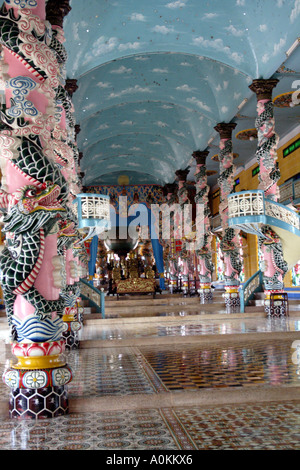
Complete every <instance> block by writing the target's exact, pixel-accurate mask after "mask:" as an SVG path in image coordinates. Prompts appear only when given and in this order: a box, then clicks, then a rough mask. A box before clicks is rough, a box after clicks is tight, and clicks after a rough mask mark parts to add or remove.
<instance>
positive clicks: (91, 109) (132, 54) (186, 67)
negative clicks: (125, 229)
mask: <svg viewBox="0 0 300 470" xmlns="http://www.w3.org/2000/svg"><path fill="white" fill-rule="evenodd" d="M70 5H71V8H72V10H71V11H70V13H69V14H68V16H67V17H66V18H65V21H64V30H65V36H66V48H67V51H68V62H67V76H68V78H76V79H77V85H78V90H77V91H76V93H75V94H74V95H73V98H72V99H73V104H74V108H75V117H76V122H77V123H78V124H79V125H80V128H81V131H80V133H79V135H78V138H77V141H78V146H79V150H80V151H82V153H83V158H82V160H81V169H82V171H84V172H85V177H84V181H83V182H84V184H85V185H87V186H90V185H96V184H118V178H119V176H120V175H126V176H127V177H128V181H129V184H145V183H148V184H152V183H157V184H162V185H164V184H165V183H170V182H173V181H174V179H175V171H176V170H178V169H184V168H186V167H187V166H188V165H190V166H191V171H190V176H189V178H191V179H192V176H193V164H194V162H193V159H192V158H191V154H192V152H193V151H195V150H205V149H206V148H207V147H208V146H209V148H208V150H209V151H210V155H209V157H208V159H207V168H208V170H212V171H214V170H215V171H218V163H217V162H216V161H214V160H212V159H211V158H210V157H212V156H213V155H214V154H216V153H217V152H218V148H217V145H218V136H217V134H216V132H215V131H214V126H215V125H216V124H218V123H219V122H230V121H232V120H234V121H235V122H236V123H237V127H236V130H235V131H234V136H233V137H234V138H233V144H234V152H236V153H237V154H238V157H237V159H236V162H235V163H236V164H237V165H238V166H239V165H244V164H245V162H246V161H247V160H249V159H250V158H251V157H252V156H253V155H254V153H255V148H256V145H257V142H256V141H246V142H245V141H241V140H239V139H237V138H235V135H236V134H237V133H238V132H239V131H241V130H244V129H249V128H253V127H254V121H255V117H256V97H255V96H254V95H253V93H252V92H251V91H250V90H249V85H250V84H251V82H252V80H253V79H255V78H270V77H271V76H276V78H279V79H280V82H279V84H278V85H277V87H276V89H275V90H274V95H273V96H276V95H279V94H282V93H287V92H291V91H292V86H294V88H295V82H296V81H297V80H299V79H300V73H299V72H300V70H299V68H300V67H299V64H300V60H299V50H298V49H297V48H296V49H295V51H294V52H293V53H292V54H286V53H287V51H288V50H289V49H290V48H291V46H293V45H296V42H295V41H296V40H297V38H298V36H299V23H300V0H247V1H246V0H226V1H224V0H222V1H221V0H210V1H205V0H202V1H199V0H175V1H168V0H161V1H159V2H158V1H156V0H153V1H149V0H148V1H146V0H126V1H122V0H111V1H104V0H86V1H79V0H76V1H75V0H71V2H70ZM299 49H300V48H299ZM297 56H298V57H297ZM274 74H275V75H274ZM296 86H297V84H296ZM298 88H300V82H299V86H298ZM275 118H276V130H277V132H278V133H279V135H283V134H285V133H287V132H288V131H289V130H290V128H291V127H293V126H295V125H297V123H298V124H299V107H297V106H296V107H294V108H291V107H289V108H288V109H287V108H276V112H275ZM216 178H217V174H215V175H213V176H210V177H209V180H208V182H209V184H211V185H213V184H214V183H215V182H216Z"/></svg>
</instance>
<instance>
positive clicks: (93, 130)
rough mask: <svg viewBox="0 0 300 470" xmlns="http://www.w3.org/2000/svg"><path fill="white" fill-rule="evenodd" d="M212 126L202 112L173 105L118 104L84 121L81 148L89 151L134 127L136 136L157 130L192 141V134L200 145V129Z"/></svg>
mask: <svg viewBox="0 0 300 470" xmlns="http://www.w3.org/2000/svg"><path fill="white" fill-rule="evenodd" d="M164 123H165V125H164ZM212 124H213V121H212V120H211V118H208V117H207V116H206V115H205V113H203V112H200V110H199V111H198V110H195V109H192V108H188V107H183V106H181V105H178V104H174V103H170V102H165V101H154V102H153V101H149V100H148V101H141V102H139V103H126V104H122V107H119V106H118V105H117V106H113V107H111V108H108V109H105V110H102V111H99V112H98V113H96V114H94V115H91V116H89V117H88V118H87V119H85V120H83V121H81V124H80V126H81V132H82V135H83V136H84V139H81V142H80V143H81V147H82V149H83V150H84V151H85V152H88V151H89V148H90V147H91V146H92V145H93V144H95V143H96V142H97V141H98V140H103V139H106V138H108V137H112V136H113V135H118V134H121V133H122V132H123V131H124V128H126V127H127V128H130V126H131V127H132V128H133V129H134V131H133V132H135V133H138V132H143V133H145V132H149V130H151V129H152V128H154V129H155V127H157V129H159V131H160V133H162V132H164V134H165V135H171V136H172V135H173V137H178V138H181V139H186V140H190V135H189V134H192V136H193V137H194V142H195V145H196V146H197V145H198V140H197V135H198V134H199V133H200V130H201V128H202V129H203V127H204V126H205V127H206V128H210V127H211V125H212Z"/></svg>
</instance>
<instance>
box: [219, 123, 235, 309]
mask: <svg viewBox="0 0 300 470" xmlns="http://www.w3.org/2000/svg"><path fill="white" fill-rule="evenodd" d="M235 127H236V124H235V123H228V124H227V123H220V124H217V126H216V127H215V130H216V131H217V132H218V133H219V135H220V144H219V148H220V152H219V157H218V158H219V163H220V176H219V178H218V182H219V185H220V209H219V211H220V216H221V221H222V235H220V236H219V237H220V238H221V243H220V247H221V251H222V256H223V264H224V277H225V294H223V295H224V298H225V305H226V307H227V308H228V309H229V310H235V309H236V308H238V307H239V305H240V298H239V292H238V288H239V285H240V281H239V275H240V272H241V270H242V262H241V258H240V254H239V246H238V243H239V242H238V238H237V233H236V231H235V230H234V229H233V228H230V227H228V201H227V197H228V195H229V194H230V193H231V192H232V191H233V178H234V165H233V153H232V131H233V130H234V129H235Z"/></svg>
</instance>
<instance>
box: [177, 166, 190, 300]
mask: <svg viewBox="0 0 300 470" xmlns="http://www.w3.org/2000/svg"><path fill="white" fill-rule="evenodd" d="M188 173H189V169H188V168H187V169H186V170H177V171H176V172H175V174H176V176H177V178H178V203H179V205H180V208H181V211H182V214H181V217H180V215H179V214H177V220H176V219H174V223H175V227H176V228H177V227H178V230H177V229H176V231H175V239H178V240H179V239H180V238H181V241H182V245H181V252H180V258H181V261H182V268H181V278H182V289H183V293H184V294H187V293H188V290H189V268H188V258H189V256H190V253H189V251H188V250H187V246H188V245H187V241H186V240H185V234H186V232H187V231H188V229H187V227H186V226H185V220H184V219H185V217H184V206H185V204H189V195H188V188H187V182H186V179H187V175H188ZM188 222H189V223H191V222H192V221H191V220H190V221H188ZM179 226H180V229H179ZM176 232H177V235H176Z"/></svg>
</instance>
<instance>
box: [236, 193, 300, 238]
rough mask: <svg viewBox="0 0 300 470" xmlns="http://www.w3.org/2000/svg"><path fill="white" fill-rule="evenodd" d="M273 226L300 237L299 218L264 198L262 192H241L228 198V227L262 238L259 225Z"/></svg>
mask: <svg viewBox="0 0 300 470" xmlns="http://www.w3.org/2000/svg"><path fill="white" fill-rule="evenodd" d="M261 224H264V225H274V226H277V227H279V228H282V229H284V230H288V231H289V232H292V233H294V234H295V235H298V236H300V217H299V215H298V214H297V212H295V211H294V210H292V209H290V208H289V207H287V206H285V205H283V204H280V203H278V202H275V201H272V200H271V199H268V198H266V197H265V194H264V191H263V190H260V189H257V190H255V191H242V192H239V193H233V194H230V195H229V196H228V225H229V226H230V227H236V228H237V229H240V230H243V231H244V232H247V233H253V234H255V235H258V236H263V234H262V233H261V231H260V225H261Z"/></svg>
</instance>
